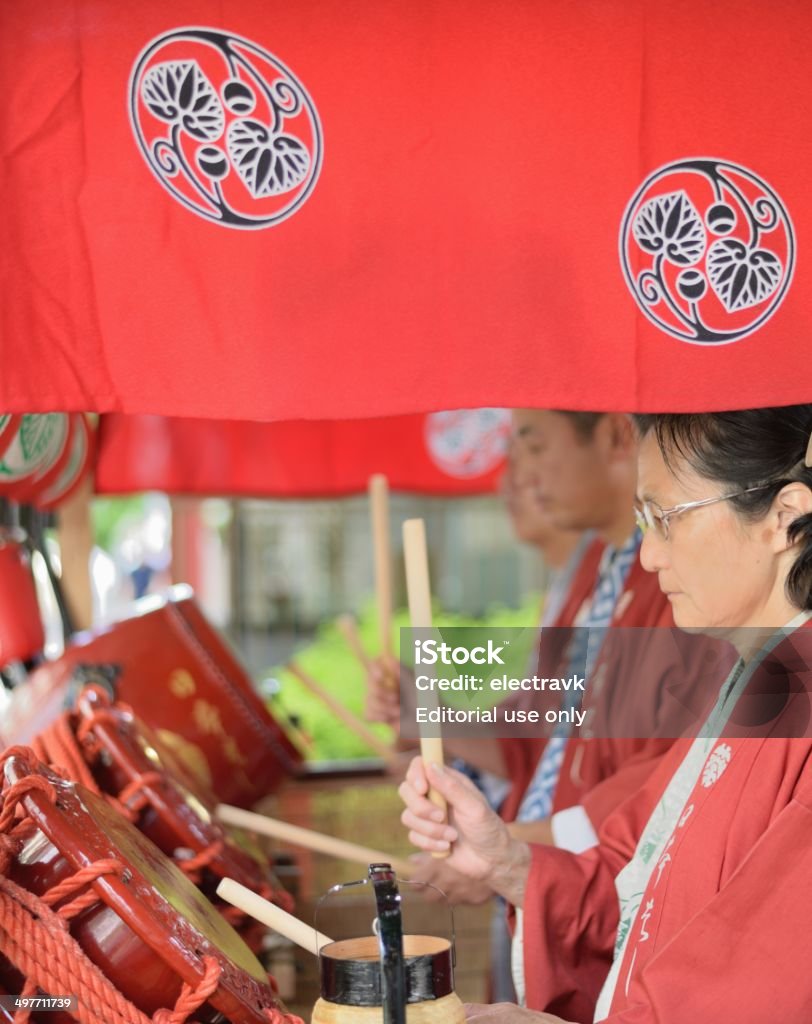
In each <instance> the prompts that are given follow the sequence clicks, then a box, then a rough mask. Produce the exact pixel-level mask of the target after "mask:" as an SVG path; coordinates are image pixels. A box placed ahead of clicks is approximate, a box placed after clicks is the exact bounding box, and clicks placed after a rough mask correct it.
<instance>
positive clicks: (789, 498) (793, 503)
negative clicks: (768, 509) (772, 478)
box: [773, 482, 812, 551]
mask: <svg viewBox="0 0 812 1024" xmlns="http://www.w3.org/2000/svg"><path fill="white" fill-rule="evenodd" d="M810 512H812V490H810V489H809V488H808V487H807V486H806V484H802V483H800V482H796V483H791V484H787V485H786V486H785V487H782V488H781V490H780V491H779V492H778V494H777V495H776V496H775V500H774V501H773V515H774V517H775V519H774V523H775V527H776V530H775V539H776V548H775V550H776V551H786V550H787V548H789V547H791V546H792V545H791V544H790V542H789V541H788V540H787V530H788V529H789V527H790V525H791V524H792V523H794V522H795V520H796V519H800V517H801V516H805V515H808V514H809V513H810Z"/></svg>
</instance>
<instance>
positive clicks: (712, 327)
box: [620, 157, 795, 345]
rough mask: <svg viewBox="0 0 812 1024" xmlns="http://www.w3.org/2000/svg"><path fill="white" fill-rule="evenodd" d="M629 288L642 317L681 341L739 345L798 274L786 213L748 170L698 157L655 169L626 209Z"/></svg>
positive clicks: (623, 248) (624, 258) (623, 245)
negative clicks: (795, 273)
mask: <svg viewBox="0 0 812 1024" xmlns="http://www.w3.org/2000/svg"><path fill="white" fill-rule="evenodd" d="M620 261H621V264H622V266H623V274H624V276H625V278H626V283H627V284H628V286H629V289H630V290H631V293H632V295H634V297H635V299H636V300H637V304H638V305H639V306H640V308H641V309H642V311H643V312H644V313H645V315H646V316H647V317H648V318H649V320H651V321H652V322H653V323H655V324H656V325H657V326H658V327H659V328H661V329H662V330H663V331H665V332H666V333H668V334H670V335H672V336H673V337H675V338H679V339H680V340H681V341H687V342H692V343H694V344H702V345H718V344H726V343H729V342H731V341H738V340H739V339H740V338H744V337H746V336H747V335H748V334H752V333H753V332H754V331H757V330H758V329H759V328H760V327H761V326H762V325H763V324H765V323H766V322H767V320H769V318H770V317H771V316H772V315H773V313H775V311H776V310H777V309H778V307H779V306H780V305H781V302H782V301H783V299H784V296H785V295H786V293H787V289H788V288H789V284H790V281H791V280H792V273H793V270H794V267H795V235H794V231H793V227H792V222H791V221H790V218H789V214H788V213H787V211H786V208H785V207H784V204H783V203H782V202H781V200H780V198H779V197H778V195H777V194H776V193H775V192H774V191H773V189H772V188H770V186H769V185H768V184H767V183H766V182H765V181H763V180H762V179H761V178H759V177H758V176H757V175H756V174H754V173H753V172H752V171H750V170H748V169H747V168H746V167H740V166H738V165H736V164H733V163H730V162H729V161H726V160H716V159H711V158H708V157H701V158H696V159H691V160H679V161H677V162H675V163H671V164H667V165H666V166H664V167H660V168H659V169H658V170H656V171H655V172H654V173H653V174H651V175H650V176H649V177H648V178H647V179H646V180H645V181H644V182H643V184H642V185H641V186H640V188H639V190H638V191H637V193H636V195H635V196H634V198H633V199H632V200H631V202H630V203H629V205H628V206H627V207H626V212H625V214H624V216H623V221H622V225H621V229H620Z"/></svg>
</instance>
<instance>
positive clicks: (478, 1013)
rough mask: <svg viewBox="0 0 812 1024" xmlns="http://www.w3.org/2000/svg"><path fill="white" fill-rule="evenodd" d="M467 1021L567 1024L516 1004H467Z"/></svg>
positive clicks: (503, 1023)
mask: <svg viewBox="0 0 812 1024" xmlns="http://www.w3.org/2000/svg"><path fill="white" fill-rule="evenodd" d="M465 1019H466V1020H472V1021H476V1022H477V1024H567V1022H566V1021H563V1020H562V1019H561V1018H560V1017H554V1016H553V1014H551V1013H539V1012H538V1011H537V1010H525V1009H524V1008H523V1007H521V1006H516V1005H515V1004H514V1003H490V1004H488V1005H485V1004H483V1003H466V1004H465Z"/></svg>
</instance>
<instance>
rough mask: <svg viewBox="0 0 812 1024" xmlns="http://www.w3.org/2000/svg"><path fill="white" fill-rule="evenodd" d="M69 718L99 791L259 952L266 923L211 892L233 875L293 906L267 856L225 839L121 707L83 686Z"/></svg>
mask: <svg viewBox="0 0 812 1024" xmlns="http://www.w3.org/2000/svg"><path fill="white" fill-rule="evenodd" d="M69 720H70V722H71V725H72V728H73V730H74V731H75V736H76V740H77V743H78V747H79V749H80V750H81V753H82V755H83V757H84V760H85V762H86V764H87V765H88V766H89V768H90V769H91V771H92V773H93V778H94V781H95V783H96V784H97V785H98V786H99V788H100V789H101V791H102V792H103V793H106V794H109V795H110V796H112V797H114V798H116V800H117V801H119V802H120V803H121V804H122V805H123V806H124V808H125V809H126V811H127V813H128V815H129V816H130V817H131V820H132V821H133V824H135V825H136V827H137V828H138V829H139V831H141V832H143V833H144V835H146V836H148V837H149V838H150V839H151V840H152V842H154V843H155V845H156V846H157V847H158V848H159V849H160V850H162V851H163V852H164V853H165V854H166V855H167V856H168V857H171V859H172V860H174V861H175V863H176V864H177V865H178V867H180V869H181V870H182V871H183V873H184V874H185V875H186V876H187V877H188V878H189V879H190V880H191V881H192V882H194V884H195V885H197V886H198V887H199V888H200V889H202V891H203V892H204V893H205V894H206V896H208V898H209V899H210V900H211V901H212V902H213V903H214V905H215V906H216V907H217V909H218V910H219V911H220V912H221V913H223V914H224V915H225V917H226V918H227V920H228V921H229V922H230V923H231V924H232V925H233V926H234V927H235V928H236V929H237V931H238V932H239V933H240V934H241V936H242V937H243V939H244V941H245V942H246V944H247V945H248V946H249V947H251V948H252V949H253V950H254V951H255V952H256V951H258V950H259V948H260V947H261V943H262V939H263V938H264V935H265V928H264V927H263V926H262V925H261V924H259V923H258V922H256V921H254V920H253V919H251V918H247V917H246V916H245V915H244V914H242V913H240V911H239V910H237V908H235V907H232V906H231V905H230V904H225V903H223V902H222V900H220V899H219V898H218V897H217V895H216V890H217V886H218V885H219V883H220V882H221V880H222V879H223V878H233V879H235V880H236V881H238V882H240V883H241V884H242V885H245V886H247V887H248V888H249V889H252V890H253V891H254V892H257V893H259V894H260V895H261V896H263V897H264V898H265V899H270V900H275V901H276V902H278V903H280V905H282V906H284V908H285V909H286V910H292V909H293V908H292V900H291V899H290V897H289V896H288V894H287V893H286V892H285V891H284V890H283V889H282V888H281V886H280V885H279V883H278V882H276V880H275V879H274V878H273V875H272V873H271V868H270V865H269V864H268V861H267V859H265V858H264V857H262V855H261V854H260V855H259V856H260V858H261V859H257V858H255V857H251V856H249V855H248V854H247V853H246V852H244V851H243V850H241V849H240V848H239V847H238V846H237V845H236V844H235V843H234V842H233V841H232V839H231V838H230V836H229V835H228V834H227V832H226V831H225V830H224V828H223V827H222V826H221V825H220V824H219V823H218V822H217V821H216V820H215V819H214V805H213V803H212V802H211V801H209V800H207V799H206V797H205V796H204V795H202V794H201V793H199V792H193V791H192V789H191V788H190V787H189V786H188V785H187V784H186V783H185V781H184V778H183V777H182V776H180V775H178V774H177V773H175V772H173V771H172V770H171V768H170V767H169V765H168V764H167V761H168V760H170V759H171V755H170V757H167V756H166V755H165V754H164V752H163V749H162V746H161V743H160V741H159V740H158V739H157V738H150V737H149V734H148V730H147V727H145V726H143V725H142V724H141V723H140V722H139V721H138V719H137V718H136V717H135V716H134V714H133V712H132V710H131V709H130V708H128V707H127V706H126V705H122V704H114V703H113V702H112V701H111V700H110V698H109V696H108V695H107V694H106V693H105V692H104V691H103V690H101V689H100V688H98V687H92V686H91V687H87V688H86V689H85V690H83V691H82V692H81V693H80V695H79V697H78V699H77V702H76V713H75V714H73V715H70V716H69ZM49 753H50V751H49ZM65 767H69V766H67V765H66V766H65Z"/></svg>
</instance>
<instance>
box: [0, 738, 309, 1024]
mask: <svg viewBox="0 0 812 1024" xmlns="http://www.w3.org/2000/svg"><path fill="white" fill-rule="evenodd" d="M32 780H33V781H34V782H36V783H37V784H38V787H37V788H34V787H33V785H32ZM21 786H22V787H24V793H23V794H20V793H19V792H18V791H19V790H20V787H21ZM15 787H16V789H15ZM29 787H31V788H29ZM3 788H4V791H5V792H4V795H5V796H6V797H7V798H8V796H9V794H12V793H13V794H15V797H16V798H17V799H19V806H20V807H22V808H23V809H24V811H25V814H26V815H27V819H28V820H27V821H26V822H25V831H24V832H23V833H22V834H21V835H20V838H19V839H18V840H17V844H18V849H17V851H16V854H15V855H13V856H12V857H11V860H10V863H9V864H8V865H7V867H6V878H7V880H8V881H7V882H6V889H8V882H9V881H10V883H12V886H18V887H20V891H22V892H25V893H29V894H33V896H34V897H36V898H38V899H40V900H45V901H46V902H48V901H49V900H50V902H51V907H52V909H53V910H56V911H58V912H60V913H62V914H64V915H65V916H64V920H65V921H67V922H68V924H69V930H70V934H71V936H72V937H73V939H74V940H76V942H77V943H78V946H79V947H80V949H81V952H82V954H83V956H84V957H86V958H88V959H89V960H90V961H91V962H92V963H93V964H94V965H95V966H96V967H97V968H98V969H99V970H100V971H101V972H102V974H103V975H104V977H105V978H106V979H107V980H108V981H109V982H111V983H112V985H114V986H115V988H116V989H117V990H118V993H121V994H122V995H123V996H124V997H125V998H126V999H128V1000H129V1001H130V1002H131V1003H133V1004H134V1006H136V1007H137V1008H138V1009H139V1010H140V1011H141V1012H142V1013H144V1014H147V1015H149V1016H152V1015H153V1014H155V1013H156V1012H157V1011H159V1010H162V1009H165V1008H172V1007H173V1006H176V1005H178V1001H179V999H181V997H184V995H185V997H188V994H189V991H190V990H191V991H192V992H196V993H198V994H199V996H200V998H199V999H198V1005H197V1006H196V1007H195V1008H194V1012H193V1015H192V1016H193V1018H194V1020H196V1021H200V1022H201V1024H219V1022H221V1021H229V1022H230V1024H268V1022H269V1021H275V1022H277V1024H281V1022H283V1021H284V1022H289V1024H294V1021H295V1018H291V1017H288V1016H287V1014H286V1013H285V1011H284V1008H283V1007H281V1006H280V1004H279V1003H278V1001H277V999H276V997H275V996H274V993H273V990H272V988H271V986H270V984H269V983H268V978H267V975H266V974H265V972H264V971H263V969H262V966H261V965H260V964H259V962H258V961H257V960H256V959H255V958H254V956H253V955H252V953H251V952H250V950H249V949H248V948H247V947H246V946H245V945H244V944H243V943H242V941H241V940H240V938H239V936H238V935H237V934H236V933H235V932H234V931H233V929H231V928H230V927H229V925H228V924H227V923H226V922H225V921H224V920H223V918H222V917H221V916H220V915H219V914H218V913H217V912H216V911H215V910H214V908H213V907H212V906H211V904H210V903H209V902H208V901H207V900H206V899H205V897H204V896H203V895H202V894H201V893H200V892H199V890H198V889H196V888H195V887H194V886H193V885H192V884H191V883H190V882H189V881H188V879H186V878H185V876H184V875H183V874H182V872H180V871H179V870H178V868H177V867H176V866H175V865H174V864H173V863H172V862H171V861H170V860H169V859H168V858H167V857H165V856H164V855H163V854H162V853H161V852H160V850H158V849H157V848H156V847H155V846H154V845H153V844H152V843H151V842H150V841H149V840H148V839H147V838H146V837H145V836H143V835H142V834H141V833H140V832H138V831H137V829H135V828H134V827H133V826H132V825H131V824H130V823H129V822H128V821H126V819H125V818H123V817H122V816H121V815H120V814H118V813H117V812H116V811H115V810H114V809H113V808H112V807H111V806H110V805H109V804H108V803H107V802H106V801H105V800H104V799H103V798H101V797H99V796H97V795H96V794H94V793H92V792H90V791H89V790H86V789H84V788H83V787H81V786H79V785H77V784H75V783H71V782H67V781H65V780H64V779H62V778H60V777H59V776H57V775H56V774H54V773H53V772H52V771H50V770H49V769H47V768H45V767H44V766H43V765H41V764H39V763H38V762H37V761H36V760H35V759H34V757H33V755H32V754H31V753H30V752H26V751H24V750H21V748H15V750H14V751H12V752H10V753H9V754H7V755H6V757H5V758H4V764H3ZM10 835H11V836H12V837H13V836H14V832H11V833H10ZM77 880H78V882H79V887H78V888H76V883H77ZM9 891H11V892H13V891H14V890H13V888H12V889H11V890H9ZM6 895H7V893H6ZM86 973H87V972H85V974H86ZM84 976H85V975H83V974H80V973H79V972H77V974H76V976H75V977H76V984H77V986H78V987H79V988H81V987H82V985H83V984H84ZM9 982H11V983H12V984H11V986H10V985H9ZM14 984H19V977H18V976H15V971H14V968H13V966H11V964H10V963H9V961H8V960H2V958H0V988H2V987H5V988H6V989H8V988H9V987H11V990H12V991H18V992H19V991H21V989H20V988H14V987H13V986H14ZM204 986H205V987H204ZM66 994H67V993H66ZM80 998H83V999H84V998H87V999H90V996H89V995H88V994H87V993H80ZM59 1016H62V1017H64V1018H65V1019H66V1020H71V1021H72V1020H73V1019H74V1018H73V1016H70V1015H66V1014H60V1015H59ZM49 1019H50V1020H52V1021H53V1022H54V1024H57V1021H56V1017H55V1016H54V1015H49Z"/></svg>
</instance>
